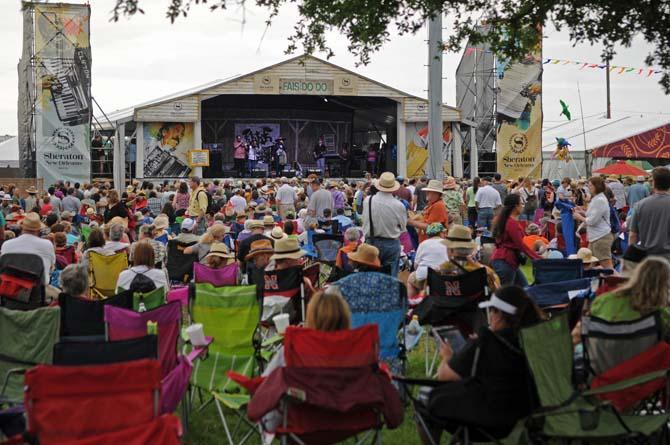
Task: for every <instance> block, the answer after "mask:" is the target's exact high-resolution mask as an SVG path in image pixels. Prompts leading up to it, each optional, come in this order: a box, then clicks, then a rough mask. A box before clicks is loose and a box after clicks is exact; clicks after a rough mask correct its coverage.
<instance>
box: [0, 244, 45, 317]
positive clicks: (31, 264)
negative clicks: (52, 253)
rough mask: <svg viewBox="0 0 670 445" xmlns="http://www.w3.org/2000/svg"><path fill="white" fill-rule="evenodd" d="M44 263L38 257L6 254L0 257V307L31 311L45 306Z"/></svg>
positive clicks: (23, 254)
mask: <svg viewBox="0 0 670 445" xmlns="http://www.w3.org/2000/svg"><path fill="white" fill-rule="evenodd" d="M44 274H45V271H44V262H43V261H42V258H40V257H39V256H38V255H34V254H29V253H6V254H4V255H2V256H0V305H2V306H3V307H6V308H8V309H16V310H31V309H36V308H38V307H41V306H44V305H45V294H44V281H43V279H44Z"/></svg>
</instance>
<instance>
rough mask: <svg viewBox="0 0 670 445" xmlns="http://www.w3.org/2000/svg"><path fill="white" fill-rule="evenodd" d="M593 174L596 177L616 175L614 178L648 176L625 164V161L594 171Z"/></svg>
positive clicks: (642, 171) (644, 172) (638, 169)
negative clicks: (596, 175)
mask: <svg viewBox="0 0 670 445" xmlns="http://www.w3.org/2000/svg"><path fill="white" fill-rule="evenodd" d="M593 173H595V174H598V175H616V176H648V175H649V173H647V172H646V171H644V170H642V169H640V168H637V167H635V166H634V165H630V164H628V163H626V161H616V162H615V163H614V164H610V165H607V166H605V167H603V168H600V169H598V170H595V171H594V172H593Z"/></svg>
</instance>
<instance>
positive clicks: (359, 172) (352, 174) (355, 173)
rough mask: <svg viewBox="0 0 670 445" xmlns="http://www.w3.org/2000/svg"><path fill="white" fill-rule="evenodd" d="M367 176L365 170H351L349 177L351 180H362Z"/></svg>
mask: <svg viewBox="0 0 670 445" xmlns="http://www.w3.org/2000/svg"><path fill="white" fill-rule="evenodd" d="M363 176H365V172H364V171H363V170H351V171H349V177H351V178H362V177H363Z"/></svg>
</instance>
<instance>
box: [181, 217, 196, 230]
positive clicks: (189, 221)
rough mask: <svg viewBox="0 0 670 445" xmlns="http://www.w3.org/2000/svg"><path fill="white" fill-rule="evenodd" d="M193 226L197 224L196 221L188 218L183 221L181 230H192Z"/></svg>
mask: <svg viewBox="0 0 670 445" xmlns="http://www.w3.org/2000/svg"><path fill="white" fill-rule="evenodd" d="M193 226H195V221H193V220H192V219H191V218H186V219H184V220H183V221H182V222H181V230H188V231H191V230H193Z"/></svg>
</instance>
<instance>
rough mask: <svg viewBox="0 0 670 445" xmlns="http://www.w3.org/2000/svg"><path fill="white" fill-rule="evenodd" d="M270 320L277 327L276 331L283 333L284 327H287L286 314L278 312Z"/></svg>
mask: <svg viewBox="0 0 670 445" xmlns="http://www.w3.org/2000/svg"><path fill="white" fill-rule="evenodd" d="M272 321H273V322H274V324H275V327H276V328H277V333H278V334H281V335H284V332H286V328H287V327H288V314H279V315H275V316H274V317H272Z"/></svg>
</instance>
